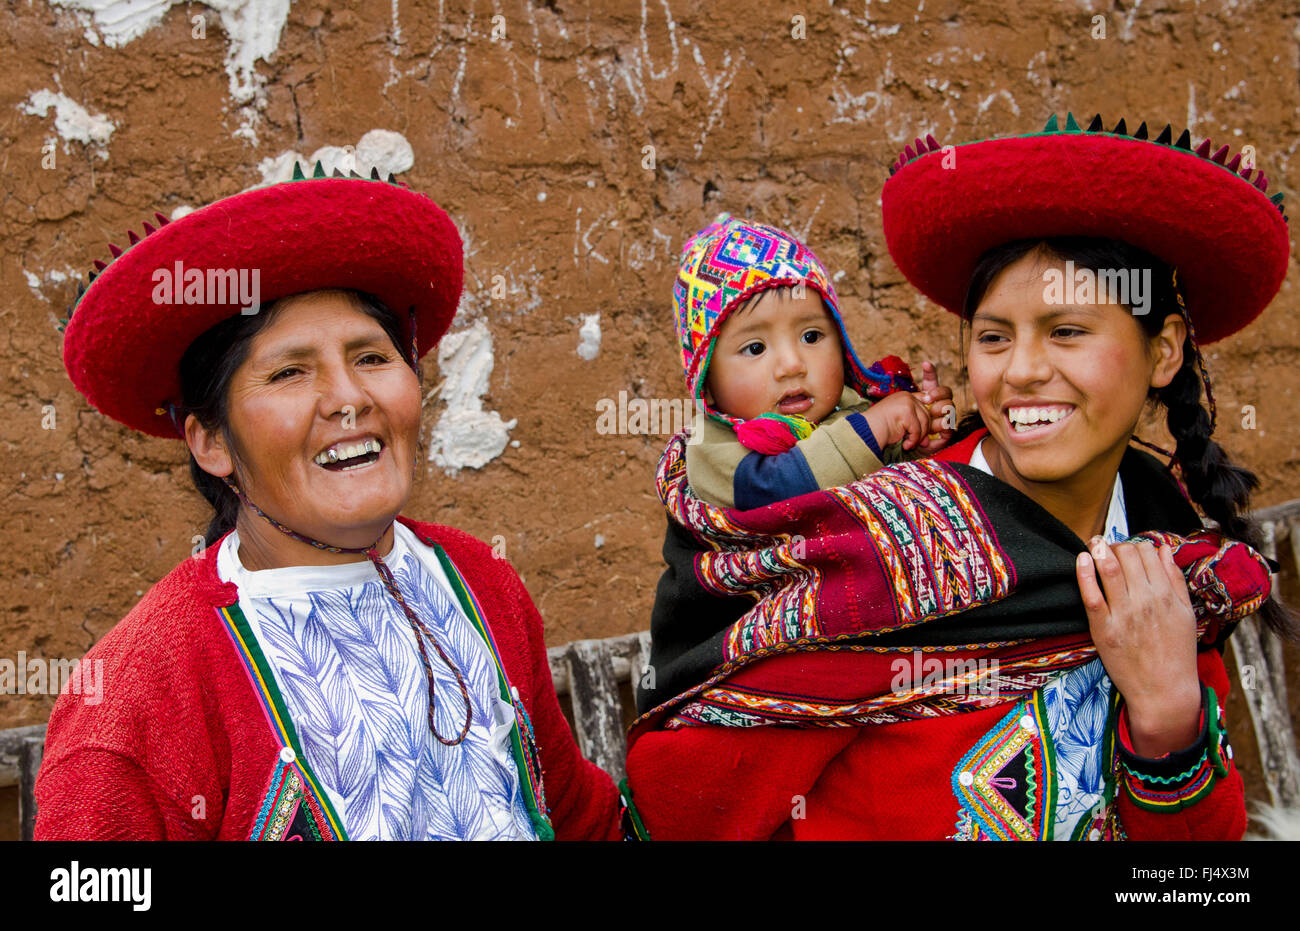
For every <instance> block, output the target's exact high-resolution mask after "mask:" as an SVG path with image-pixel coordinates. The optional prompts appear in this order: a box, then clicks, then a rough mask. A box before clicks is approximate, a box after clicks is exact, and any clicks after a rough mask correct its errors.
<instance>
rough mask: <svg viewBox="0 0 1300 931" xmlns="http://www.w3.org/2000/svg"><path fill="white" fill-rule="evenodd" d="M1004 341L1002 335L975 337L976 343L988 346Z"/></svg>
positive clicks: (985, 334) (991, 334)
mask: <svg viewBox="0 0 1300 931" xmlns="http://www.w3.org/2000/svg"><path fill="white" fill-rule="evenodd" d="M1002 339H1004V337H1003V336H1002V334H1001V333H981V334H980V335H979V336H977V337H975V342H977V343H983V344H984V345H986V346H987V345H990V344H993V343H996V342H999V341H1000V340H1002Z"/></svg>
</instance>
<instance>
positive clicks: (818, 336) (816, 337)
mask: <svg viewBox="0 0 1300 931" xmlns="http://www.w3.org/2000/svg"><path fill="white" fill-rule="evenodd" d="M825 338H826V334H825V333H823V332H822V331H821V330H809V331H807V332H806V333H804V335H803V341H804V342H805V343H808V344H809V345H810V346H811V345H812V344H813V343H818V342H821V341H822V340H823V339H825Z"/></svg>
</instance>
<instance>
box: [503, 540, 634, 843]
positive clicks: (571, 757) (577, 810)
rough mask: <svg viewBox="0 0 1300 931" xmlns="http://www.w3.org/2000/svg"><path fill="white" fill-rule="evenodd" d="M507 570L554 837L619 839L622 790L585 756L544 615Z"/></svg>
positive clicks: (518, 580) (512, 572)
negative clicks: (568, 715)
mask: <svg viewBox="0 0 1300 931" xmlns="http://www.w3.org/2000/svg"><path fill="white" fill-rule="evenodd" d="M503 565H504V563H503ZM508 571H509V573H510V575H511V577H512V580H513V583H514V587H515V588H516V599H517V604H518V606H519V614H518V617H519V620H520V623H521V624H522V625H523V626H524V627H525V628H526V630H527V636H528V654H529V657H530V658H531V660H532V675H531V676H530V679H531V683H532V694H531V695H530V696H529V701H528V706H527V707H528V712H529V714H530V715H531V716H532V719H533V727H534V729H535V730H536V732H537V750H538V755H539V756H540V757H541V761H542V772H543V776H542V779H543V787H544V789H545V791H546V802H547V804H548V805H549V806H550V808H551V823H552V824H553V825H554V826H555V838H556V840H619V839H621V838H622V830H621V828H620V827H619V797H618V790H617V789H616V788H615V787H614V781H613V780H612V779H611V778H610V777H609V774H608V773H606V772H605V771H604V770H603V769H601V768H600V767H599V766H597V765H596V764H595V763H592V762H590V761H589V760H587V759H586V758H585V757H583V755H582V751H581V750H579V749H578V744H577V741H576V740H574V737H573V731H571V730H570V729H569V722H568V721H566V720H565V719H564V713H563V712H562V711H561V710H560V700H559V698H557V697H556V694H555V685H554V683H553V682H552V681H551V667H550V664H549V663H548V662H547V660H546V641H545V639H544V638H543V636H542V616H541V615H540V614H538V612H537V608H536V606H534V604H533V600H532V598H530V597H529V595H528V591H527V590H526V589H525V588H524V585H523V582H522V581H520V579H519V576H518V575H516V574H515V572H514V570H513V569H508Z"/></svg>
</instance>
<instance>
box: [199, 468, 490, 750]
mask: <svg viewBox="0 0 1300 931" xmlns="http://www.w3.org/2000/svg"><path fill="white" fill-rule="evenodd" d="M222 480H223V481H224V482H225V483H226V484H227V485H228V486H230V490H231V491H233V492H234V493H235V494H236V495H238V496H239V500H240V501H242V502H243V503H244V504H245V505H246V506H247V507H248V508H249V510H251V511H252V512H253V513H254V514H256V515H257V516H259V517H261V518H262V519H263V520H265V521H266V522H267V523H268V524H270V525H271V526H272V527H274V528H275V529H276V530H278V531H280V532H281V533H283V534H285V535H286V536H288V537H291V538H292V539H294V540H297V541H298V542H299V543H306V544H308V545H310V546H314V547H315V548H316V549H318V550H324V551H325V552H327V553H364V554H365V556H366V558H367V559H369V560H370V561H371V563H373V564H374V567H375V570H376V571H377V572H378V573H379V578H380V580H381V581H382V582H383V583H384V588H385V589H387V590H388V594H390V595H392V596H393V600H394V601H396V602H397V603H398V605H400V606H401V608H402V612H403V613H404V614H405V615H406V619H407V621H409V622H410V624H411V630H412V631H413V632H414V633H415V646H416V648H417V649H418V650H419V651H420V662H421V663H422V664H423V665H424V674H425V677H426V678H427V680H428V682H429V730H430V732H431V733H432V734H433V736H434V737H435V738H437V740H438V742H439V743H441V744H444V745H445V746H448V747H452V746H455V745H456V744H458V743H460V742H461V741H462V740H464V739H465V735H467V734H468V733H469V728H470V724H471V722H472V720H473V716H474V708H473V706H472V705H471V704H470V700H469V688H468V687H467V686H466V684H465V677H464V676H463V675H462V674H461V671H460V668H459V667H458V666H457V665H456V664H455V663H453V662H452V661H451V660H450V659H449V658H448V657H447V654H446V653H445V652H443V649H442V646H441V645H440V644H439V643H438V639H437V638H436V637H435V636H434V635H433V632H432V631H431V630H429V628H428V627H427V626H426V625H425V623H424V622H423V621H422V620H420V618H419V616H418V615H416V613H415V612H414V611H412V610H411V606H410V605H408V604H407V603H406V599H405V598H404V597H402V592H401V590H400V589H398V587H397V579H396V578H395V577H394V576H393V572H392V570H391V569H389V568H388V565H387V564H386V563H385V562H384V559H383V557H382V556H380V555H379V551H378V550H377V549H376V547H377V546H378V545H379V540H376V541H375V542H374V543H372V544H370V546H363V547H356V548H349V547H345V546H331V545H329V544H328V543H321V542H320V541H319V540H313V539H312V538H311V537H308V536H304V535H303V534H301V533H298V532H297V531H294V530H291V529H289V528H288V527H286V526H285V525H284V524H282V523H280V522H279V521H278V520H276V519H275V518H274V517H272V516H271V515H269V514H267V513H266V512H265V511H263V510H262V509H261V508H259V507H258V506H257V505H256V504H254V503H253V502H252V501H250V500H249V499H248V497H247V496H246V495H245V494H244V493H243V492H242V491H241V490H240V489H239V486H238V485H236V484H235V483H234V482H232V481H231V480H230V477H229V476H223V477H222ZM380 539H383V534H380ZM426 638H427V639H428V641H429V642H430V643H432V644H433V648H434V649H435V650H437V652H438V657H439V658H440V659H441V660H442V661H443V663H445V664H446V666H447V668H449V669H450V670H451V671H452V673H453V674H454V675H455V676H456V685H457V686H458V687H459V688H460V697H461V699H462V700H463V701H464V702H465V724H464V726H463V727H461V729H460V735H459V736H457V737H455V738H450V739H449V738H446V737H443V736H442V734H440V733H438V726H437V724H436V722H435V720H434V710H435V694H434V677H433V664H432V663H431V662H430V661H429V653H428V651H427V650H425V648H424V641H425V639H426Z"/></svg>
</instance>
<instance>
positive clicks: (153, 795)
mask: <svg viewBox="0 0 1300 931" xmlns="http://www.w3.org/2000/svg"><path fill="white" fill-rule="evenodd" d="M37 785H38V789H37V793H36V795H37V819H36V832H35V839H36V840H80V841H85V840H181V839H184V838H187V837H190V838H193V837H195V836H196V835H195V832H194V821H193V820H192V819H190V818H188V817H186V816H185V813H183V812H181V811H180V809H178V808H177V806H176V805H174V804H172V803H171V802H170V801H169V800H167V799H166V794H165V792H163V791H162V790H161V788H160V787H159V786H157V785H155V784H154V783H153V781H152V780H150V778H149V775H148V773H146V772H145V771H144V769H143V768H142V767H140V766H139V765H138V764H137V763H136V762H135V761H134V760H132V759H130V758H129V757H126V756H123V755H121V754H119V753H114V752H112V751H110V750H99V749H94V748H91V747H82V748H80V749H77V750H75V751H73V752H71V753H69V754H67V755H65V756H63V757H61V758H60V759H59V760H58V762H56V763H54V764H53V765H51V766H46V765H44V764H42V766H41V772H40V779H39V781H38V783H37Z"/></svg>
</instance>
